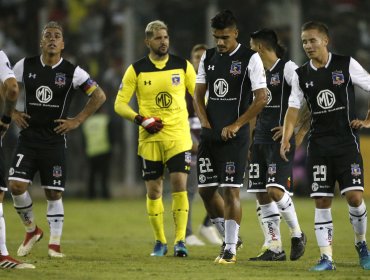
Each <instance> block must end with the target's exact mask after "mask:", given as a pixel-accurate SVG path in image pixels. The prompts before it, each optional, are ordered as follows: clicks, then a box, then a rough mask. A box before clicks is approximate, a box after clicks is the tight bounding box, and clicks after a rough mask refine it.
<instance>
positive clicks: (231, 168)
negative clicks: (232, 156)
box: [225, 162, 235, 175]
mask: <svg viewBox="0 0 370 280" xmlns="http://www.w3.org/2000/svg"><path fill="white" fill-rule="evenodd" d="M225 173H226V174H228V175H231V174H235V162H226V167H225Z"/></svg>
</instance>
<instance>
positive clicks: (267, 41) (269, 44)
mask: <svg viewBox="0 0 370 280" xmlns="http://www.w3.org/2000/svg"><path fill="white" fill-rule="evenodd" d="M251 38H252V39H253V40H258V41H261V42H263V44H264V45H265V47H266V48H267V49H268V50H273V51H275V53H276V55H277V57H279V58H282V57H283V56H284V54H285V48H284V47H283V46H282V45H280V43H279V39H278V36H277V35H276V32H275V31H274V30H272V29H269V28H263V29H260V30H257V31H255V32H253V33H252V34H251Z"/></svg>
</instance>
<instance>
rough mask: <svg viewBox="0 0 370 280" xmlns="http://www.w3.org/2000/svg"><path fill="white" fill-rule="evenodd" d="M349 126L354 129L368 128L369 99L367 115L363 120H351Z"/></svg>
mask: <svg viewBox="0 0 370 280" xmlns="http://www.w3.org/2000/svg"><path fill="white" fill-rule="evenodd" d="M351 127H352V128H354V129H360V128H370V101H369V102H368V110H367V115H366V118H365V119H364V120H358V119H356V120H353V121H351Z"/></svg>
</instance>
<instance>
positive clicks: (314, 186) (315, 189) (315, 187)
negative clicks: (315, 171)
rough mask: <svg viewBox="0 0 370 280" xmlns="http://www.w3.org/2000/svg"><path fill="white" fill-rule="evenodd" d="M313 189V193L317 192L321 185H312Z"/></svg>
mask: <svg viewBox="0 0 370 280" xmlns="http://www.w3.org/2000/svg"><path fill="white" fill-rule="evenodd" d="M311 188H312V191H313V192H316V191H317V190H318V189H319V185H318V184H317V183H312V186H311Z"/></svg>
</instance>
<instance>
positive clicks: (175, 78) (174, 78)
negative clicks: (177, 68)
mask: <svg viewBox="0 0 370 280" xmlns="http://www.w3.org/2000/svg"><path fill="white" fill-rule="evenodd" d="M179 84H180V74H172V85H173V86H178V85H179Z"/></svg>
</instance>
